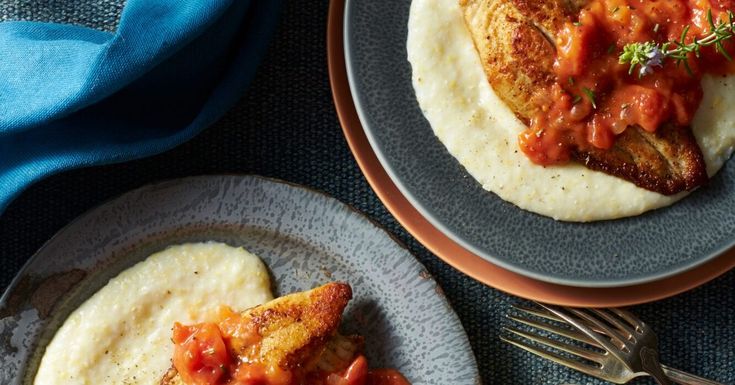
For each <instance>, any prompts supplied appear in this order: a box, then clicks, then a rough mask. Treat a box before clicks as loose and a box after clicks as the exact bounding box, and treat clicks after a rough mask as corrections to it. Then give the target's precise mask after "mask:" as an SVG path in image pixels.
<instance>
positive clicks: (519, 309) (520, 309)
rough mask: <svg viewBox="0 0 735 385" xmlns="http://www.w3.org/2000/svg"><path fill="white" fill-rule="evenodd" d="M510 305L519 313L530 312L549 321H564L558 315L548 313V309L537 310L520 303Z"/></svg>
mask: <svg viewBox="0 0 735 385" xmlns="http://www.w3.org/2000/svg"><path fill="white" fill-rule="evenodd" d="M510 307H511V308H512V309H513V310H516V311H517V312H520V313H527V314H530V315H533V316H536V317H539V318H544V319H547V320H551V321H557V322H564V320H563V319H561V318H559V316H557V315H555V314H553V313H550V312H549V311H548V310H539V309H534V308H530V307H526V306H520V305H510Z"/></svg>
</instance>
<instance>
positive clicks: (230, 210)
mask: <svg viewBox="0 0 735 385" xmlns="http://www.w3.org/2000/svg"><path fill="white" fill-rule="evenodd" d="M213 240H214V241H221V242H226V243H228V244H231V245H235V246H244V247H246V248H247V249H249V250H250V251H252V252H254V253H256V254H257V255H259V256H261V258H263V260H264V261H265V263H266V264H267V265H268V267H269V268H270V269H271V272H272V276H273V277H274V282H275V285H276V287H275V292H276V293H278V294H284V293H290V292H294V291H300V290H306V289H309V288H312V287H314V286H316V285H318V284H321V283H325V282H328V281H332V280H342V281H347V282H349V283H350V284H351V285H352V287H353V291H354V299H353V300H352V302H351V303H350V305H349V307H348V309H347V310H346V313H345V320H344V322H343V328H344V329H345V330H346V331H347V332H359V333H361V334H363V335H364V336H365V337H366V354H367V356H368V358H369V359H370V361H371V364H372V365H374V366H383V367H394V368H397V369H399V370H401V371H402V372H403V373H404V374H405V375H406V376H407V377H408V378H409V379H410V380H412V382H413V384H414V385H421V384H436V385H445V384H457V385H465V384H466V385H476V384H479V375H478V372H477V366H476V363H475V358H474V355H473V354H472V350H471V348H470V346H469V343H468V341H467V336H466V334H465V333H464V330H463V328H462V325H461V324H460V322H459V319H458V318H457V316H456V314H455V313H454V312H453V310H452V309H451V308H450V306H449V304H448V303H447V301H446V299H445V298H444V297H443V295H442V291H441V289H440V288H439V287H438V286H437V284H436V282H434V280H433V279H432V278H431V277H430V276H429V274H428V273H427V272H426V270H425V269H424V267H423V266H422V265H421V264H420V263H419V262H418V261H417V260H416V259H415V258H414V257H413V256H412V255H411V254H410V253H409V252H408V251H407V250H406V249H405V248H404V247H402V246H401V245H399V244H398V243H396V242H395V241H394V240H393V239H391V237H390V236H389V235H388V233H386V232H385V231H384V230H382V229H380V228H378V227H377V226H376V225H375V224H373V223H372V222H370V221H369V220H368V219H367V218H365V217H364V216H363V215H361V214H359V213H358V212H356V211H354V210H352V209H351V208H349V207H348V206H346V205H344V204H342V203H340V202H338V201H337V200H335V199H333V198H329V197H327V196H325V195H323V194H320V193H317V192H314V191H310V190H307V189H304V188H299V187H296V186H292V185H288V184H285V183H280V182H276V181H272V180H268V179H263V178H259V177H252V176H209V177H195V178H187V179H182V180H176V181H170V182H164V183H160V184H156V185H152V186H148V187H144V188H141V189H138V190H135V191H132V192H130V193H127V194H125V195H123V196H122V197H120V198H117V199H115V200H114V201H111V202H109V203H107V204H104V205H103V206H100V207H98V208H96V209H94V210H92V211H91V212H89V213H87V214H85V215H83V216H82V217H80V218H79V219H77V220H76V221H74V222H73V223H72V224H70V225H69V226H67V227H66V228H64V229H63V230H61V231H60V232H59V233H58V234H57V235H56V236H55V237H54V238H52V239H51V240H50V241H49V242H48V243H47V244H46V245H44V247H43V248H41V250H39V252H38V253H37V254H36V255H35V256H34V257H33V258H32V259H31V260H30V262H29V263H28V264H27V265H26V266H25V267H24V268H23V270H22V271H21V273H20V274H19V275H18V277H17V278H16V279H15V281H14V282H13V283H12V284H11V286H10V288H9V289H8V290H7V291H6V292H5V294H4V295H3V297H2V298H1V299H0V383H2V384H8V385H11V384H13V385H14V384H26V383H27V384H30V383H32V380H33V376H34V374H35V371H36V368H37V366H38V361H39V359H40V357H41V355H42V354H43V350H44V347H45V345H46V344H47V343H48V341H49V339H50V338H51V337H53V335H54V333H55V331H56V329H57V328H58V327H59V326H60V324H61V323H62V322H63V321H64V319H65V318H66V317H67V316H68V314H69V313H70V312H71V311H72V310H73V309H75V308H76V307H77V306H79V305H80V304H81V303H82V302H83V301H84V300H86V299H87V298H88V297H89V296H90V295H92V294H93V293H94V292H95V291H97V290H98V289H99V288H101V287H102V286H103V285H104V284H105V283H106V282H107V281H108V280H109V279H110V278H112V277H114V276H116V275H117V274H118V273H120V272H121V271H122V270H124V269H125V268H127V267H130V266H132V265H133V264H135V263H137V262H139V261H141V260H142V259H144V258H145V257H146V256H148V255H150V254H151V253H153V252H155V251H158V250H161V249H163V248H165V247H166V246H168V245H172V244H179V243H184V242H199V241H213Z"/></svg>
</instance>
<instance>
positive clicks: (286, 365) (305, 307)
mask: <svg viewBox="0 0 735 385" xmlns="http://www.w3.org/2000/svg"><path fill="white" fill-rule="evenodd" d="M350 299H352V289H351V288H350V286H349V285H348V284H346V283H339V282H337V283H329V284H326V285H324V286H321V287H318V288H316V289H312V290H309V291H305V292H300V293H294V294H290V295H287V296H284V297H280V298H276V299H274V300H272V301H270V302H268V303H265V304H263V305H260V306H257V307H254V308H252V309H249V310H246V311H244V312H243V315H245V316H246V317H249V318H250V319H251V320H252V322H253V323H255V325H257V330H258V332H259V334H260V335H261V337H262V340H261V346H260V349H258V350H257V353H255V354H256V356H254V357H250V356H247V354H248V353H247V352H243V355H241V356H240V357H239V358H240V359H241V360H242V359H245V360H249V362H260V363H262V364H264V365H265V366H266V367H269V366H278V367H280V368H282V369H285V370H300V371H308V370H310V369H311V368H313V367H314V366H315V365H316V364H317V363H318V361H319V358H320V356H321V353H322V351H323V350H324V348H325V346H326V344H327V342H328V341H329V340H330V339H331V338H332V337H333V336H335V335H336V333H337V329H338V327H339V325H340V323H341V322H342V312H343V311H344V309H345V307H346V306H347V303H348V302H349V301H350ZM161 385H185V384H184V382H183V381H182V380H181V376H179V374H178V373H177V371H176V369H175V368H174V367H171V369H169V370H168V372H167V373H166V374H164V376H163V378H162V379H161Z"/></svg>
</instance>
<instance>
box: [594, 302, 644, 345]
mask: <svg viewBox="0 0 735 385" xmlns="http://www.w3.org/2000/svg"><path fill="white" fill-rule="evenodd" d="M590 310H591V311H592V312H593V313H595V314H597V316H598V317H600V318H602V319H604V320H605V321H607V322H609V323H610V324H611V325H613V326H615V327H617V328H618V329H620V331H621V332H623V333H625V334H627V338H626V339H630V338H632V337H635V330H633V329H632V328H631V327H630V326H629V325H628V324H627V322H621V320H620V319H618V318H616V317H613V316H612V315H610V313H608V312H607V311H604V310H602V309H590Z"/></svg>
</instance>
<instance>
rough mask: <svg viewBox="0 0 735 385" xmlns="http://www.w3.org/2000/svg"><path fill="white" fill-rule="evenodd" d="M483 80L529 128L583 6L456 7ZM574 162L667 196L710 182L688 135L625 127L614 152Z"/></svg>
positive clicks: (514, 2) (569, 0)
mask: <svg viewBox="0 0 735 385" xmlns="http://www.w3.org/2000/svg"><path fill="white" fill-rule="evenodd" d="M459 2H460V6H461V7H462V11H463V13H464V18H465V22H466V24H467V26H468V28H469V30H470V32H471V34H472V38H473V40H474V42H475V46H476V47H477V51H478V52H479V54H480V58H481V60H482V64H483V67H484V69H485V73H486V74H487V77H488V80H489V82H490V84H491V85H492V86H493V89H494V90H495V92H496V93H497V94H498V96H499V97H500V98H501V99H502V100H503V101H504V102H505V103H506V104H507V105H508V106H509V107H510V108H511V110H513V112H514V113H515V114H516V116H518V118H520V119H521V120H522V121H523V122H524V123H526V124H529V122H530V120H531V118H532V117H533V116H534V115H536V113H537V112H538V103H536V99H535V98H536V97H538V91H539V90H542V89H546V88H548V87H550V86H551V85H552V84H554V82H555V81H556V77H555V75H554V71H553V64H554V59H555V56H556V54H555V52H556V48H555V47H554V44H553V41H555V36H556V35H557V32H558V31H560V29H561V28H562V26H563V23H564V22H565V21H566V20H572V19H574V18H575V17H576V15H577V14H578V12H579V9H580V7H582V6H583V5H584V4H585V3H586V1H584V0H566V1H565V0H459ZM572 157H573V159H574V160H576V161H577V162H580V163H582V164H584V165H585V166H587V167H588V168H590V169H592V170H597V171H602V172H605V173H607V174H610V175H614V176H616V177H619V178H622V179H625V180H628V181H630V182H632V183H635V184H636V185H637V186H639V187H642V188H645V189H647V190H651V191H655V192H658V193H661V194H665V195H672V194H676V193H679V192H681V191H685V190H691V189H694V188H696V187H698V186H700V185H702V184H704V183H706V182H707V179H708V177H707V169H706V165H705V163H704V158H703V156H702V151H701V149H700V148H699V145H698V144H697V141H696V139H695V138H694V135H693V134H692V132H691V129H689V128H686V127H674V126H673V125H669V126H666V127H662V128H661V129H659V130H658V132H657V133H654V134H652V133H649V132H646V131H644V130H643V129H642V128H640V127H637V126H635V127H628V129H627V130H625V132H624V133H623V134H622V135H620V136H619V137H618V139H617V141H616V143H615V145H614V147H613V148H612V149H610V150H599V149H596V148H592V146H589V148H581V149H578V150H577V151H574V152H573V153H572Z"/></svg>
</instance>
